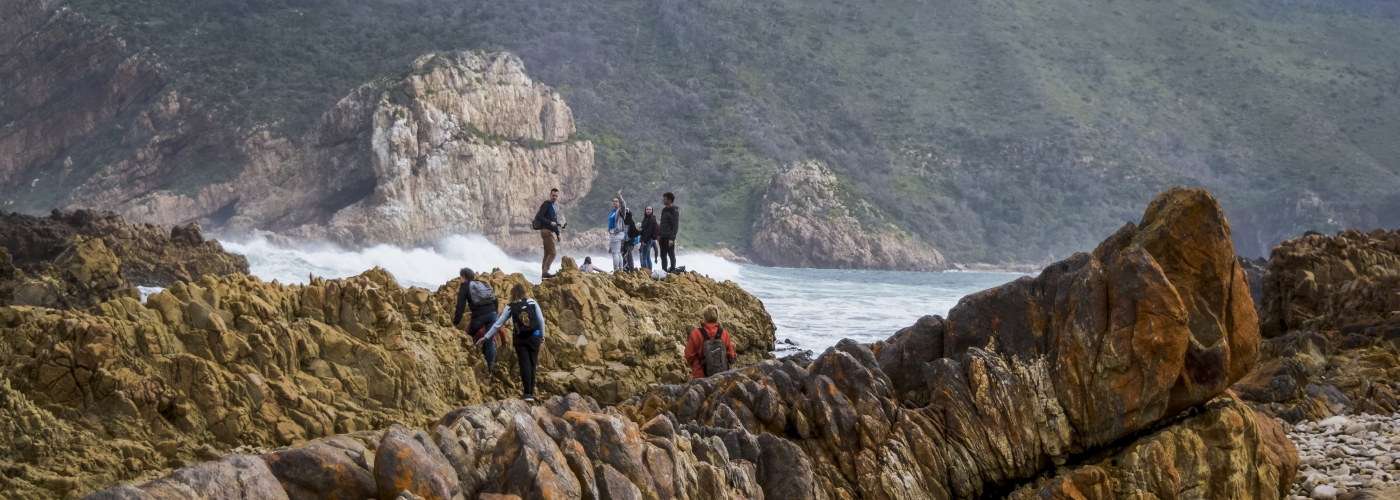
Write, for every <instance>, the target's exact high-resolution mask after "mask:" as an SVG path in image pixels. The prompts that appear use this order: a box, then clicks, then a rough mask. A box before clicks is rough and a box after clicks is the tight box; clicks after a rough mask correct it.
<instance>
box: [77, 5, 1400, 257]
mask: <svg viewBox="0 0 1400 500" xmlns="http://www.w3.org/2000/svg"><path fill="white" fill-rule="evenodd" d="M71 5H72V6H73V7H74V8H75V9H78V10H80V11H82V12H84V13H86V14H87V15H89V17H91V18H92V19H95V20H97V21H98V22H101V23H104V24H108V25H111V26H113V28H114V30H115V31H116V32H117V33H118V34H120V35H122V36H123V37H125V38H126V39H127V40H129V41H130V42H131V46H132V47H136V48H148V49H149V50H150V51H151V52H153V53H155V54H157V55H158V56H160V57H161V58H163V59H164V60H165V61H166V62H167V63H168V64H169V65H170V66H171V67H172V68H174V69H175V70H176V71H177V72H178V73H179V80H178V83H177V85H178V86H179V87H180V88H181V89H182V91H183V92H185V93H187V94H190V95H194V96H196V97H199V98H201V99H203V100H205V101H206V102H210V103H214V104H215V105H216V107H217V108H218V109H220V110H221V111H220V113H222V116H223V119H225V120H228V121H230V122H232V123H236V124H239V125H243V126H253V125H258V124H274V125H273V126H274V127H275V129H276V130H277V131H278V132H279V133H282V134H283V135H286V136H289V137H296V136H298V135H299V134H301V133H302V132H304V131H305V130H307V129H308V128H309V127H310V126H312V125H313V124H314V123H315V120H316V119H317V118H318V117H319V115H320V113H321V112H322V111H323V110H325V109H326V108H328V107H329V106H330V105H331V104H333V103H334V102H335V101H336V100H338V99H339V98H340V97H341V96H343V95H344V94H345V93H347V92H348V91H349V90H350V89H352V88H354V87H355V86H356V85H358V84H360V83H362V82H365V81H368V80H371V79H374V78H378V77H382V76H386V75H389V74H392V73H394V72H395V71H397V70H398V69H399V68H402V67H403V66H404V65H405V64H406V63H407V62H408V61H410V60H411V59H412V58H414V57H415V56H417V55H420V54H422V53H425V52H429V51H435V50H453V49H485V50H510V51H513V52H515V53H517V54H519V55H520V56H521V57H522V59H524V60H525V62H526V66H527V70H528V71H529V72H530V73H531V75H532V76H534V77H536V78H537V79H539V80H541V81H543V82H544V83H546V84H548V85H552V86H555V87H558V88H560V89H562V90H564V91H566V92H567V95H566V99H567V100H568V102H569V104H570V105H571V106H572V107H573V108H574V111H575V115H576V117H577V118H578V121H579V123H580V126H581V132H580V134H581V135H583V136H586V137H588V138H590V139H592V140H593V141H595V144H597V146H598V156H597V163H598V168H599V170H600V172H601V173H600V176H599V178H598V180H597V181H596V182H595V187H596V188H595V189H594V191H595V192H594V193H590V194H589V195H588V196H587V198H586V199H585V203H584V204H583V208H580V209H579V213H577V214H575V220H580V219H581V220H584V221H586V222H589V223H594V224H597V223H601V222H602V219H603V217H604V216H605V214H606V210H607V198H608V197H609V195H608V193H611V192H612V191H615V190H616V189H617V188H619V187H622V188H626V189H627V192H628V193H632V195H631V196H629V198H630V199H631V200H632V201H633V202H634V203H641V201H640V200H643V199H656V200H658V202H659V197H660V196H659V195H660V193H661V192H662V191H667V190H670V191H675V192H676V193H677V195H678V197H679V198H680V203H681V205H682V206H683V209H684V211H685V212H684V213H685V220H686V226H685V228H684V232H683V239H688V242H689V243H690V244H696V245H710V244H714V243H716V242H720V241H723V242H727V243H729V244H731V245H736V246H739V247H743V246H744V245H745V241H746V236H747V231H748V228H749V227H750V226H751V224H752V220H751V213H752V209H753V206H754V204H755V203H756V202H757V197H758V196H759V195H760V194H761V189H762V187H763V186H764V183H765V181H766V178H767V173H768V172H770V171H771V170H772V169H773V168H775V167H776V166H777V165H779V164H782V163H787V162H791V161H798V160H803V159H808V158H819V159H822V160H824V161H826V162H827V163H828V164H830V165H831V166H832V167H833V169H835V170H836V171H837V172H838V173H839V174H840V175H842V176H843V177H845V178H847V179H849V180H851V181H852V182H854V183H855V184H856V185H858V186H859V188H860V191H861V192H862V193H863V195H864V196H865V197H866V198H868V199H869V200H871V201H872V202H874V203H876V204H877V205H878V206H880V207H881V208H882V209H883V210H884V211H885V212H887V213H888V214H890V215H891V216H893V217H894V219H895V220H897V221H898V222H899V223H900V224H901V225H902V226H903V227H904V228H906V229H908V230H910V231H911V232H913V233H915V234H917V235H919V236H920V237H921V238H923V239H924V240H925V241H927V242H930V243H931V244H933V245H934V246H936V247H938V248H939V249H940V250H943V251H944V253H945V254H946V255H948V256H949V257H950V258H951V259H953V260H955V261H993V262H995V261H1008V260H1014V261H1039V260H1042V259H1044V258H1046V257H1048V256H1051V255H1053V256H1055V257H1056V258H1060V257H1064V256H1065V255H1068V254H1069V253H1070V252H1073V251H1079V250H1085V249H1087V248H1088V247H1089V245H1092V244H1093V243H1094V242H1096V241H1098V240H1100V239H1101V238H1102V237H1104V236H1105V235H1106V234H1108V233H1110V232H1112V231H1113V230H1115V229H1116V228H1117V227H1118V226H1120V225H1122V224H1123V223H1124V222H1125V221H1128V220H1132V219H1135V218H1136V217H1137V216H1138V214H1140V212H1141V210H1142V206H1143V205H1145V204H1146V202H1147V201H1149V200H1150V199H1151V197H1152V196H1153V195H1155V194H1156V193H1157V192H1158V191H1160V190H1161V189H1163V188H1166V187H1170V186H1173V185H1189V186H1204V187H1207V188H1210V189H1212V190H1213V191H1214V192H1215V194H1216V195H1217V196H1219V197H1220V198H1221V200H1222V202H1223V203H1224V204H1225V205H1226V209H1227V211H1228V212H1229V214H1230V216H1231V220H1232V221H1233V222H1234V224H1235V230H1236V235H1237V244H1239V245H1240V251H1241V252H1243V253H1262V252H1266V251H1267V248H1266V246H1265V245H1261V244H1254V243H1248V242H1241V241H1242V240H1250V241H1256V240H1258V241H1264V240H1271V239H1272V240H1276V239H1277V238H1279V237H1281V235H1287V234H1296V233H1300V232H1301V231H1303V230H1306V229H1315V230H1319V231H1333V230H1336V229H1338V228H1340V227H1343V226H1364V225H1367V224H1372V225H1374V224H1384V225H1387V226H1389V227H1395V226H1400V141H1396V140H1395V139H1394V137H1395V136H1396V135H1397V132H1400V22H1397V21H1400V18H1398V17H1397V16H1400V7H1397V6H1396V4H1395V3H1394V2H1380V1H1359V0H1346V1H1340V2H1320V1H1316V2H1309V1H1295V2H1273V1H1265V0H1258V1H1205V2H1128V1H1125V0H1093V1H1089V0H1066V1H1057V2H1043V1H1032V0H999V1H986V2H956V1H942V0H938V1H933V0H904V1H886V0H875V1H851V0H834V1H833V0H814V1H806V0H803V1H799V0H769V1H762V2H756V1H751V0H655V1H637V0H568V1H550V2H543V1H541V2H519V1H506V0H484V1H477V2H460V1H450V0H359V1H350V0H320V1H317V0H300V1H278V0H242V1H232V2H230V1H212V0H182V1H175V0H126V1H123V2H107V1H99V0H74V2H73V3H72V4H71ZM1242 233H1248V234H1251V235H1255V236H1256V237H1254V238H1252V239H1250V238H1240V235H1241V234H1242Z"/></svg>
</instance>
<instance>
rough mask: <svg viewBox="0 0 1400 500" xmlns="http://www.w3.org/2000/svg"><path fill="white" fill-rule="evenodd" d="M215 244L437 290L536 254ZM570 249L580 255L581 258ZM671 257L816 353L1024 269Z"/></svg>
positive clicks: (785, 339)
mask: <svg viewBox="0 0 1400 500" xmlns="http://www.w3.org/2000/svg"><path fill="white" fill-rule="evenodd" d="M222 243H223V245H224V249H226V250H228V251H230V252H234V253H240V254H243V255H245V256H247V257H248V264H249V266H250V268H251V269H250V270H251V272H252V274H253V275H255V276H258V277H259V278H261V279H263V280H264V281H272V280H277V281H279V282H281V283H286V284H297V283H306V282H307V281H308V279H309V278H310V276H312V275H315V276H318V277H324V278H344V277H348V276H354V275H357V274H360V273H361V272H364V271H365V270H367V269H370V268H373V267H375V266H378V267H382V268H384V269H386V270H388V271H389V272H390V273H392V274H393V275H394V277H395V278H396V279H398V281H399V283H400V284H402V285H404V286H410V285H416V286H420V287H423V288H427V289H429V290H437V289H438V287H440V286H442V284H444V283H446V282H447V281H449V280H451V279H452V278H454V277H456V276H457V271H458V269H461V268H463V267H471V268H472V269H475V270H477V271H488V272H489V271H490V270H491V269H495V268H499V269H501V270H502V271H504V272H506V273H521V274H524V275H525V277H526V278H527V279H528V280H530V281H532V282H535V283H538V282H539V279H540V271H539V261H538V260H522V259H518V258H515V257H511V256H509V255H506V253H505V252H502V251H501V250H500V249H499V248H497V247H496V246H495V245H492V244H491V243H490V242H489V241H487V240H486V239H485V238H483V237H481V236H478V235H470V236H453V237H449V238H444V239H443V240H441V241H439V242H438V243H437V244H435V245H433V246H430V247H424V248H414V249H404V248H398V247H394V246H390V245H379V246H375V247H371V248H366V249H364V250H360V251H351V250H346V249H343V248H339V247H335V246H330V245H315V246H301V247H286V246H279V245H275V244H273V243H270V242H268V241H266V240H263V239H255V240H242V241H240V240H222ZM589 256H591V257H592V258H593V262H594V263H595V264H596V265H598V266H599V267H600V268H603V269H609V268H610V267H611V262H612V260H611V258H609V257H607V256H606V254H605V253H604V252H603V251H601V249H600V251H599V252H598V253H596V254H590V255H589ZM573 257H575V258H576V259H578V260H579V262H582V261H583V257H584V256H582V255H577V256H573ZM677 260H679V261H680V265H683V266H686V268H687V269H688V270H692V271H697V272H699V273H701V274H705V275H707V276H709V277H711V278H713V279H716V280H721V281H722V280H731V281H734V282H735V283H737V284H738V285H739V286H740V287H743V288H744V289H745V290H747V291H748V292H749V293H752V294H754V296H756V297H758V298H759V299H760V300H762V301H763V305H764V307H765V308H767V309H768V313H769V314H770V315H772V316H773V322H774V323H775V324H776V325H777V327H778V331H777V338H778V350H777V351H778V352H777V354H778V355H784V354H788V353H792V352H797V351H800V350H811V351H814V352H816V353H820V352H821V351H822V350H825V349H826V348H827V347H830V346H832V345H834V344H835V343H836V342H837V341H839V340H841V339H843V338H850V339H854V340H856V341H859V342H874V341H877V340H883V339H885V338H887V337H889V336H890V335H891V334H893V333H894V332H896V331H898V330H899V329H900V328H903V327H906V326H909V325H912V324H914V322H915V321H916V320H918V319H919V318H920V317H922V316H924V315H927V314H940V315H946V314H947V313H948V309H950V308H952V307H953V306H954V305H956V304H957V303H958V300H959V299H961V298H962V297H963V296H965V295H967V294H970V293H973V292H976V291H979V290H984V289H987V288H991V287H994V286H997V285H1000V284H1003V283H1006V282H1008V281H1011V280H1014V279H1016V278H1018V277H1020V276H1023V275H1022V274H1018V273H990V272H939V273H922V272H905V271H851V270H832V269H790V268H774V267H763V266H755V265H749V264H736V263H733V262H730V261H727V260H724V259H721V258H719V257H715V256H713V255H710V254H707V253H700V252H683V253H681V254H679V255H677ZM555 266H556V268H557V266H558V263H557V262H556V264H555Z"/></svg>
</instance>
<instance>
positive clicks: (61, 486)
mask: <svg viewBox="0 0 1400 500" xmlns="http://www.w3.org/2000/svg"><path fill="white" fill-rule="evenodd" d="M73 217H79V216H77V215H74V216H73ZM82 217H89V216H82ZM98 219H99V220H106V219H102V218H101V217H99V218H98ZM84 224H88V225H91V224H96V223H82V224H77V226H76V227H88V225H84ZM104 224H105V223H104ZM60 226H61V227H70V226H68V225H67V224H66V223H64V224H61V225H60ZM56 227H58V226H56ZM141 227H144V226H128V229H127V231H128V232H139V230H140V228H141ZM112 231H113V233H114V234H118V233H121V232H122V231H119V230H116V229H113V230H112ZM182 231H183V233H181V234H182V236H181V242H180V243H178V244H175V243H171V244H169V245H167V247H169V248H173V247H176V246H188V245H190V244H193V242H194V240H195V239H196V236H197V235H195V234H194V228H186V229H183V230H182ZM78 237H82V238H87V237H86V236H82V235H78ZM84 241H87V242H90V245H92V247H93V248H96V246H97V245H105V243H103V242H104V241H106V240H104V239H98V238H96V237H93V238H89V239H86V240H84ZM140 241H148V240H140ZM211 244H215V245H216V244H217V243H215V242H210V241H204V242H203V243H199V245H201V246H207V245H211ZM108 250H111V248H108ZM169 251H171V250H167V252H169ZM103 255H105V256H107V257H111V255H112V253H111V252H108V253H105V254H103ZM106 262H107V263H108V264H110V265H107V266H106V268H107V269H109V270H110V269H113V268H114V267H113V266H117V267H115V268H120V269H125V267H122V266H124V264H123V263H121V261H119V260H117V259H115V258H112V259H110V260H108V261H106ZM37 265H48V266H52V265H53V263H52V262H39V263H37ZM88 267H89V268H90V267H91V266H88ZM566 267H567V266H566ZM184 269H186V270H188V269H190V268H189V267H188V266H187V267H185V268H184ZM482 277H483V278H484V279H485V280H487V281H488V282H489V283H491V284H492V286H493V287H495V288H496V289H497V290H498V291H504V290H506V289H507V288H508V287H509V286H510V285H513V284H515V283H523V282H524V278H523V277H521V276H519V275H515V276H506V275H504V274H500V273H496V274H483V275H482ZM456 284H457V282H456V281H453V282H451V283H449V284H447V285H446V286H444V287H442V288H440V289H439V290H438V291H437V292H436V293H433V292H429V291H428V290H423V289H421V288H403V287H401V286H399V285H398V284H397V283H396V282H395V281H394V280H393V277H392V276H390V275H389V274H388V273H386V272H384V271H383V270H371V271H368V272H366V273H365V274H362V275H360V276H357V277H352V278H348V279H342V280H323V279H313V280H312V281H311V282H310V283H309V284H307V285H305V286H284V285H280V284H272V283H263V282H261V281H260V280H258V279H256V278H252V277H249V276H245V275H238V274H233V275H225V276H220V277H213V276H208V275H206V276H204V277H203V278H200V279H198V280H196V281H193V282H188V283H187V282H174V283H172V284H171V285H170V286H169V287H168V288H167V289H166V290H164V291H163V292H160V293H156V294H153V295H151V296H150V297H149V298H148V299H147V301H146V303H145V304H141V303H139V302H138V301H136V300H134V299H132V298H127V297H123V298H120V299H117V300H108V301H106V302H102V303H100V304H98V305H97V306H96V307H94V308H91V309H88V310H62V311H60V310H48V309H39V308H32V307H0V339H3V342H0V345H3V346H4V347H3V348H0V366H4V368H3V372H2V373H3V375H4V377H5V378H6V379H7V380H9V381H10V383H11V387H12V389H13V390H14V391H15V393H16V394H17V395H19V397H22V398H24V399H25V400H26V401H27V402H28V403H30V404H33V405H34V406H36V407H47V408H51V409H53V410H54V411H55V412H56V413H58V414H60V415H62V416H63V419H66V420H67V421H69V422H73V423H74V424H75V426H76V427H75V428H74V429H73V432H75V433H76V434H77V435H78V436H80V437H79V438H75V440H74V442H76V443H79V444H78V445H76V446H64V447H61V448H55V449H49V450H46V451H43V452H42V453H38V452H35V453H37V454H35V455H33V456H32V458H21V459H20V460H21V463H26V464H31V467H30V468H20V469H16V470H20V471H25V472H23V474H24V475H25V477H30V478H34V479H35V481H40V480H39V479H38V478H39V477H42V476H43V475H45V474H48V473H49V472H46V471H47V469H45V468H44V467H47V466H45V465H42V464H41V463H40V457H44V456H48V457H52V456H55V455H60V456H67V457H71V458H72V460H77V461H82V462H84V463H85V465H83V466H81V467H76V468H74V467H75V466H73V465H62V464H64V463H67V462H66V461H65V460H60V461H57V462H45V463H53V464H54V465H53V466H54V467H58V469H55V473H61V472H59V471H63V470H70V471H71V470H77V471H83V472H79V473H77V474H76V475H77V476H78V478H79V479H77V480H76V481H73V482H65V483H53V482H38V483H35V484H52V485H54V486H53V489H51V490H49V491H55V492H58V493H63V494H66V493H67V492H68V491H72V490H74V489H76V490H78V491H80V492H87V491H91V490H92V489H94V488H96V487H103V486H107V485H110V484H112V483H114V482H117V481H122V480H132V479H136V478H138V477H140V475H141V474H149V473H151V472H156V471H165V470H168V468H169V467H172V466H178V465H180V463H177V462H176V461H177V460H178V461H181V462H184V463H191V462H194V461H196V460H205V459H207V458H208V457H207V456H205V455H202V454H201V453H198V452H197V450H200V449H201V447H202V446H204V445H208V446H210V448H209V450H211V451H213V452H215V453H218V452H220V451H225V450H228V449H229V448H230V447H232V446H235V445H254V446H260V447H267V448H273V447H278V446H289V445H295V444H298V443H301V442H303V441H306V440H311V439H317V438H321V437H325V436H329V435H332V434H336V433H346V432H354V431H358V430H367V429H373V428H379V429H382V428H384V427H386V426H388V425H389V424H390V423H392V422H395V421H408V422H414V421H418V422H421V421H424V419H427V418H433V417H436V416H439V415H443V414H444V413H447V412H448V411H449V410H450V409H452V408H454V407H457V406H460V405H467V404H473V403H480V402H484V401H490V400H497V399H505V398H510V397H514V396H517V395H519V394H520V389H519V379H518V378H517V377H515V376H514V372H515V370H516V369H517V367H516V366H515V364H516V361H515V356H514V355H513V354H512V353H510V349H511V347H510V346H509V345H507V346H505V348H504V352H502V353H501V354H500V357H499V360H498V361H499V363H498V365H497V367H496V370H495V377H494V379H493V380H491V381H489V383H488V381H486V380H484V377H485V375H486V372H485V369H484V368H485V366H484V365H485V363H484V360H483V359H482V358H481V354H480V351H479V350H478V349H477V348H475V346H467V345H465V343H464V342H463V339H464V335H463V334H462V333H461V331H460V330H459V329H458V328H456V327H453V326H452V325H450V324H449V322H450V316H451V312H452V308H453V306H454V305H455V298H456V288H457V286H456ZM531 289H532V290H533V292H532V295H533V296H534V297H536V298H537V299H538V300H539V301H540V303H541V304H542V305H543V306H544V311H545V316H546V320H547V321H548V325H547V328H548V331H549V332H550V334H549V335H550V337H549V341H548V342H547V343H546V344H545V348H544V351H543V352H542V356H541V360H540V361H541V362H540V366H539V368H540V374H539V379H538V384H539V385H538V388H537V394H539V395H540V396H542V397H545V396H548V395H550V394H563V393H568V392H571V391H579V392H582V393H584V394H587V395H589V396H590V397H597V398H599V399H603V400H604V401H605V402H609V403H612V402H617V401H620V400H623V399H626V398H627V397H631V396H632V395H634V394H637V393H640V392H641V391H643V390H645V389H646V387H647V385H648V384H651V383H656V382H660V381H663V380H674V379H680V380H683V379H684V377H685V374H687V373H688V367H687V366H686V365H685V362H684V360H683V359H682V358H681V356H680V355H679V352H678V351H677V347H676V345H677V342H679V341H681V340H682V339H683V338H684V335H685V333H686V332H688V331H689V330H690V329H692V328H694V325H698V324H699V321H700V319H699V314H700V311H701V310H702V309H703V307H704V306H705V305H707V304H718V305H719V306H720V308H721V311H722V314H723V315H724V318H723V320H724V321H725V328H726V329H727V330H729V331H730V332H731V335H732V338H733V339H734V344H735V347H736V349H737V350H738V352H739V363H738V364H739V366H743V365H745V364H751V363H754V362H757V361H759V360H761V359H764V358H766V357H768V356H769V354H768V349H769V348H770V347H771V346H772V344H773V331H774V327H773V324H772V320H771V319H770V318H769V317H768V315H767V313H766V312H765V311H764V310H763V308H762V304H761V303H760V302H759V301H758V300H757V299H756V298H754V297H753V296H752V295H749V294H748V293H746V292H744V291H743V290H742V289H740V288H739V287H738V286H736V285H734V284H733V283H716V282H714V281H712V280H709V279H707V278H704V277H702V276H699V275H684V276H680V275H678V276H673V277H669V278H667V279H666V280H664V281H655V280H651V279H650V278H647V277H645V276H642V275H640V274H639V275H618V276H585V275H583V274H582V273H580V272H579V271H577V270H572V271H564V272H563V273H561V275H560V276H559V277H557V278H554V279H551V280H548V281H547V282H546V283H544V284H543V285H531ZM507 335H508V334H507ZM580 341H581V342H580ZM590 346H592V347H593V348H595V349H596V348H597V347H599V346H606V347H607V348H608V349H611V350H625V351H626V352H629V353H632V355H631V356H628V357H625V358H620V359H616V360H607V361H597V362H590V361H588V359H589V356H588V353H589V348H590ZM569 401H572V402H573V403H570V404H573V405H574V406H575V409H577V410H579V411H585V412H590V413H599V408H598V406H597V403H596V401H590V400H586V399H583V398H579V397H578V396H575V397H574V398H571V399H569ZM114 416H119V417H120V418H114ZM43 421H45V420H40V421H38V422H43ZM497 427H499V426H497ZM472 429H473V432H475V431H476V430H477V429H480V430H482V431H488V430H489V431H490V432H493V433H498V430H492V429H486V428H480V427H473V428H472ZM454 432H456V431H454ZM112 438H120V439H126V440H131V441H132V442H136V443H141V444H142V446H145V447H146V448H152V447H154V444H155V443H159V442H164V441H167V440H171V439H172V438H173V439H175V440H176V442H177V443H179V444H176V445H174V446H171V447H169V448H168V449H169V450H170V453H168V454H165V455H163V456H161V457H160V458H159V459H155V458H140V457H138V456H123V455H122V454H121V453H117V455H116V456H115V458H112V459H110V460H108V459H105V458H102V459H99V458H91V459H86V458H83V457H84V456H85V455H88V454H94V455H95V457H111V456H112V455H110V452H109V451H99V448H101V446H100V444H101V443H103V442H104V440H107V439H112ZM458 441H459V442H460V441H461V439H459V440H458ZM639 442H640V441H639ZM441 447H442V448H441V449H442V450H443V453H444V454H447V452H448V451H449V450H450V446H449V445H448V444H441ZM493 448H494V445H492V446H485V447H483V448H478V449H471V450H466V449H461V447H460V446H459V449H458V450H457V451H459V452H461V454H460V456H459V457H458V458H459V460H458V461H457V462H454V463H453V465H454V468H455V470H456V472H457V474H456V475H457V476H458V479H459V481H461V482H462V483H463V484H467V485H470V486H472V487H473V488H477V487H478V486H480V485H482V484H484V481H485V475H486V471H487V469H488V468H489V457H490V455H491V453H492V450H493ZM19 453H20V451H19V449H18V448H12V449H9V450H4V451H0V460H5V459H6V458H4V457H6V456H11V457H13V456H17V455H18V454H19ZM639 453H640V452H639ZM638 456H643V455H638ZM44 460H48V459H44ZM89 460H90V461H91V463H86V461H89ZM615 466H616V465H615ZM591 468H592V466H591V465H590V469H591ZM69 474H70V475H72V474H71V473H69ZM36 488H38V489H40V490H44V489H46V487H36Z"/></svg>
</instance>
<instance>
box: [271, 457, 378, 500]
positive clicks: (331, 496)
mask: <svg viewBox="0 0 1400 500" xmlns="http://www.w3.org/2000/svg"><path fill="white" fill-rule="evenodd" d="M365 451H366V450H364V447H363V446H360V451H358V452H356V451H355V450H346V449H342V448H338V447H336V446H332V445H329V444H311V445H307V446H301V447H297V448H290V449H287V450H282V451H277V452H273V453H269V454H267V455H264V456H263V461H265V462H267V467H268V469H269V470H271V471H272V475H274V476H276V477H277V480H278V481H281V483H282V489H284V490H286V492H287V497H288V498H290V499H291V500H312V499H318V498H322V499H327V500H358V499H364V498H371V497H374V496H375V495H376V494H377V493H378V492H377V490H376V488H375V481H374V475H373V474H372V472H371V471H370V470H368V469H366V468H365V467H364V465H363V461H364V453H365ZM352 455H356V456H355V457H354V458H352ZM355 458H358V459H359V460H360V461H361V463H356V461H355Z"/></svg>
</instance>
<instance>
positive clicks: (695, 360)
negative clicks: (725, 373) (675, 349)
mask: <svg viewBox="0 0 1400 500" xmlns="http://www.w3.org/2000/svg"><path fill="white" fill-rule="evenodd" d="M700 316H701V318H703V319H704V320H705V322H704V323H703V324H701V325H700V328H704V329H705V331H704V333H701V332H700V328H696V329H694V330H691V331H690V339H689V340H687V341H686V343H685V360H686V362H688V363H690V378H692V379H697V378H705V377H706V374H705V352H704V351H703V350H702V348H703V347H704V345H705V339H706V338H715V334H716V333H718V334H719V339H720V340H721V341H723V342H724V348H725V350H727V351H729V363H730V364H731V365H732V364H734V358H735V356H734V342H733V341H731V340H730V339H729V332H728V331H726V330H724V329H722V328H720V327H719V308H718V307H715V305H714V304H710V305H708V306H705V310H704V311H703V312H701V313H700Z"/></svg>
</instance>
